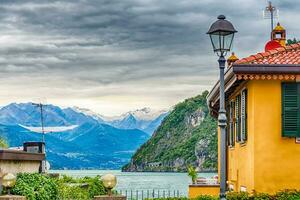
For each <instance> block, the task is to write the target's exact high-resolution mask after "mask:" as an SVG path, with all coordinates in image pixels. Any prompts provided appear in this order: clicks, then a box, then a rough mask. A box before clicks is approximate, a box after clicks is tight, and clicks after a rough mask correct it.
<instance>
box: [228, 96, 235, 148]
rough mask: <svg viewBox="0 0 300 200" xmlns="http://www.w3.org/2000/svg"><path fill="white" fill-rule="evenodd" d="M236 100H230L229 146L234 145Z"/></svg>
mask: <svg viewBox="0 0 300 200" xmlns="http://www.w3.org/2000/svg"><path fill="white" fill-rule="evenodd" d="M234 108H235V103H234V101H231V102H230V106H229V128H228V129H229V138H228V139H229V146H232V147H233V146H234Z"/></svg>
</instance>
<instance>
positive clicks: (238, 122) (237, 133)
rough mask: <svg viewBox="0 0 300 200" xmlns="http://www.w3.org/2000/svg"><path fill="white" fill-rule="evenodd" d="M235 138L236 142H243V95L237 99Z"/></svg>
mask: <svg viewBox="0 0 300 200" xmlns="http://www.w3.org/2000/svg"><path fill="white" fill-rule="evenodd" d="M235 136H236V141H237V142H240V141H241V95H238V96H236V98H235Z"/></svg>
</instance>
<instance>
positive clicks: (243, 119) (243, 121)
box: [241, 90, 247, 142]
mask: <svg viewBox="0 0 300 200" xmlns="http://www.w3.org/2000/svg"><path fill="white" fill-rule="evenodd" d="M241 98H242V99H241V141H243V142H245V141H246V140H247V90H243V91H242V97H241Z"/></svg>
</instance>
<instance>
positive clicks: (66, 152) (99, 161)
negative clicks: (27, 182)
mask: <svg viewBox="0 0 300 200" xmlns="http://www.w3.org/2000/svg"><path fill="white" fill-rule="evenodd" d="M43 108H44V109H43V116H44V125H45V127H44V130H45V132H46V136H45V137H46V150H47V159H48V160H49V162H50V163H51V166H53V167H54V168H57V169H58V168H59V169H61V168H71V169H80V168H94V169H99V168H110V169H118V168H120V167H121V166H122V165H124V164H125V163H126V162H128V161H129V159H130V157H131V155H132V153H133V152H135V150H136V149H137V148H139V146H140V145H142V144H143V143H144V142H145V141H147V139H148V138H149V137H150V136H149V134H147V133H145V132H143V131H141V130H137V129H133V130H129V129H120V128H115V127H113V126H112V125H108V124H105V123H104V122H103V121H102V120H101V119H97V118H96V117H95V113H92V112H89V113H88V114H87V113H86V114H84V113H83V112H79V111H78V109H77V110H75V109H72V108H64V109H63V108H60V107H58V106H55V105H50V104H48V105H45V106H44V107H43ZM84 111H85V112H87V110H84ZM40 114H41V113H40V109H39V108H38V107H36V106H34V105H33V104H32V103H19V104H17V103H12V104H9V105H7V106H4V107H2V108H1V109H0V137H3V138H5V139H6V140H7V141H8V143H9V145H10V146H22V143H23V142H26V141H41V139H42V135H41V134H40V132H41V128H40V126H41V118H40V117H41V115H40ZM70 155H71V156H70ZM72 155H76V156H72Z"/></svg>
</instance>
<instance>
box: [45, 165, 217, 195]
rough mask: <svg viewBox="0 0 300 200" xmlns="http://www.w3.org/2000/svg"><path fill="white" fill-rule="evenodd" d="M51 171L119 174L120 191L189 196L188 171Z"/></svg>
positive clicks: (60, 171) (59, 171)
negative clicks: (157, 192) (161, 192)
mask: <svg viewBox="0 0 300 200" xmlns="http://www.w3.org/2000/svg"><path fill="white" fill-rule="evenodd" d="M50 172H51V173H60V174H65V175H68V176H72V177H84V176H90V177H94V176H97V175H104V174H107V173H111V174H114V175H116V176H117V181H118V183H117V186H116V189H117V190H118V191H120V190H122V192H125V191H126V190H127V191H131V190H133V191H136V190H138V191H142V190H143V191H147V190H151V191H153V190H160V191H166V192H168V191H170V192H171V193H173V192H174V191H176V193H177V191H178V192H179V195H180V196H187V193H188V185H189V184H190V183H191V179H190V178H189V177H188V176H187V173H156V172H155V173H154V172H152V173H151V172H139V173H135V172H121V171H119V170H51V171H50ZM214 175H216V174H215V173H201V174H198V176H199V177H200V176H201V177H206V178H210V177H212V176H214Z"/></svg>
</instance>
